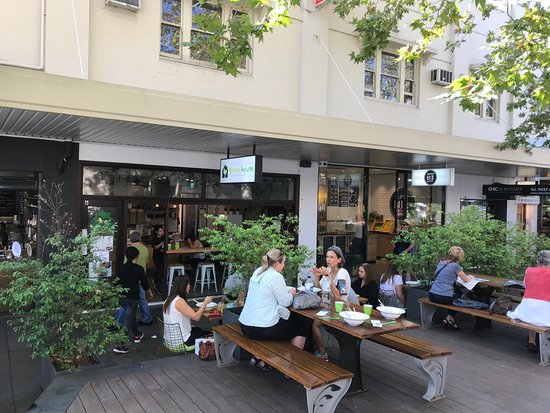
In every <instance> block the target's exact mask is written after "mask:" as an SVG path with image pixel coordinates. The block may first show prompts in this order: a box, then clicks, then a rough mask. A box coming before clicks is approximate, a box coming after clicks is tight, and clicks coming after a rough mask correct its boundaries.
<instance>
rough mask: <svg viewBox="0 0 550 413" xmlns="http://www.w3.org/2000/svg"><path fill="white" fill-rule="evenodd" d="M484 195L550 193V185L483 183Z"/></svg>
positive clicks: (535, 194)
mask: <svg viewBox="0 0 550 413" xmlns="http://www.w3.org/2000/svg"><path fill="white" fill-rule="evenodd" d="M483 195H487V196H488V197H491V196H492V195H493V196H494V195H521V196H530V195H532V196H537V195H550V185H502V184H494V185H483Z"/></svg>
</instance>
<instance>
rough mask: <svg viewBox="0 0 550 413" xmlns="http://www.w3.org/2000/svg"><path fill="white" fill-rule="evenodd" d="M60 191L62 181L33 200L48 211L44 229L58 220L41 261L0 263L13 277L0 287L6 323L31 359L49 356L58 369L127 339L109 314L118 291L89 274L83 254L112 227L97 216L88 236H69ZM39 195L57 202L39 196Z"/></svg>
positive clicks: (72, 231)
mask: <svg viewBox="0 0 550 413" xmlns="http://www.w3.org/2000/svg"><path fill="white" fill-rule="evenodd" d="M61 191H62V185H56V184H52V189H51V190H49V191H47V190H45V191H41V194H42V195H41V197H40V198H39V202H40V203H41V204H40V206H41V207H42V208H44V209H46V210H48V211H49V212H50V215H51V220H50V222H49V226H48V227H49V228H53V227H56V226H57V225H58V224H60V223H61V224H62V228H63V229H62V230H59V231H57V232H51V234H50V235H49V236H48V237H47V238H46V240H45V244H46V249H47V250H48V252H49V253H48V257H47V260H44V261H42V260H39V259H25V258H24V259H21V260H14V261H7V262H4V263H2V264H0V271H1V273H2V274H8V275H9V276H10V277H12V278H13V279H12V281H11V282H10V284H9V286H8V288H6V289H4V290H1V291H0V302H1V303H2V304H4V305H6V306H8V307H9V309H10V312H11V313H12V314H13V315H15V316H16V317H15V318H14V319H13V320H10V324H11V325H12V326H13V328H14V331H15V332H17V333H18V334H19V336H18V341H19V342H23V343H25V344H27V345H28V347H29V348H30V350H31V356H32V357H33V358H36V357H50V358H51V359H52V361H53V362H54V365H55V366H56V368H57V369H58V370H69V371H73V370H75V369H77V368H78V367H79V366H80V365H81V364H82V363H85V362H86V361H87V360H88V359H89V357H90V356H91V355H92V354H94V353H95V354H100V353H102V352H104V351H105V349H106V348H107V347H108V346H109V345H111V344H112V343H119V342H123V341H125V340H126V339H127V338H126V335H125V334H124V333H123V332H122V330H120V329H119V328H116V327H117V323H116V321H115V320H114V318H113V313H114V311H115V309H116V308H117V307H118V304H119V298H120V296H121V294H122V293H123V292H124V289H123V288H121V287H118V286H117V285H116V284H114V283H112V282H110V281H108V280H106V279H101V278H99V279H94V280H92V279H90V278H89V266H90V264H92V263H93V261H94V257H93V255H92V254H91V253H89V252H91V251H92V249H93V245H94V243H95V242H96V241H97V239H98V238H99V237H100V236H102V235H104V234H105V233H106V232H107V233H111V234H113V233H114V231H115V225H114V224H113V223H112V221H106V220H103V222H101V224H99V225H93V226H92V228H91V231H90V234H89V235H88V236H84V235H82V234H77V235H72V234H75V233H76V231H75V228H74V227H72V228H71V225H69V224H68V223H69V219H68V218H67V216H66V215H63V216H64V218H63V219H60V217H61V216H60V215H59V211H60V210H61V209H62V208H60V207H59V205H58V202H59V199H61V197H60V196H59V195H60V194H61ZM45 193H50V194H53V195H54V198H55V197H58V200H57V201H56V200H55V199H54V198H51V196H49V197H48V198H43V194H45ZM51 205H55V206H56V208H55V209H54V210H52V209H51V208H49V206H51ZM56 210H57V212H56ZM46 215H47V214H46ZM60 228H61V227H60Z"/></svg>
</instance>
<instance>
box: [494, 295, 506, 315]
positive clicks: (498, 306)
mask: <svg viewBox="0 0 550 413" xmlns="http://www.w3.org/2000/svg"><path fill="white" fill-rule="evenodd" d="M511 309H512V297H510V296H509V295H503V296H501V297H498V298H496V299H495V300H494V301H493V302H492V303H491V306H490V307H489V312H490V313H491V314H506V313H507V312H508V311H510V310H511Z"/></svg>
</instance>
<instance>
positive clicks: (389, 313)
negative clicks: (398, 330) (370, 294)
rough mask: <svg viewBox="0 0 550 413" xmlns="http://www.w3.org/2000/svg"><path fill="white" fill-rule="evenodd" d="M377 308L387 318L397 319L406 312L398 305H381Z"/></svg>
mask: <svg viewBox="0 0 550 413" xmlns="http://www.w3.org/2000/svg"><path fill="white" fill-rule="evenodd" d="M377 310H378V311H379V312H380V314H382V317H384V318H385V319H386V320H395V319H397V318H399V316H401V315H402V314H405V310H404V309H402V308H398V307H389V306H387V305H386V306H380V307H378V308H377Z"/></svg>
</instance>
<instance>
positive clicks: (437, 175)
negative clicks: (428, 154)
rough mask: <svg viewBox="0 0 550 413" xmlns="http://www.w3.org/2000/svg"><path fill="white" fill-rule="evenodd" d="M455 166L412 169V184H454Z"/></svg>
mask: <svg viewBox="0 0 550 413" xmlns="http://www.w3.org/2000/svg"><path fill="white" fill-rule="evenodd" d="M454 184H455V168H442V169H417V170H413V171H412V186H454Z"/></svg>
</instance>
